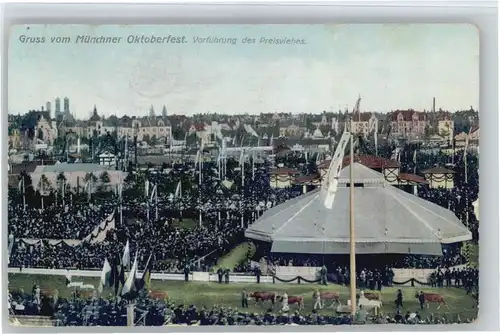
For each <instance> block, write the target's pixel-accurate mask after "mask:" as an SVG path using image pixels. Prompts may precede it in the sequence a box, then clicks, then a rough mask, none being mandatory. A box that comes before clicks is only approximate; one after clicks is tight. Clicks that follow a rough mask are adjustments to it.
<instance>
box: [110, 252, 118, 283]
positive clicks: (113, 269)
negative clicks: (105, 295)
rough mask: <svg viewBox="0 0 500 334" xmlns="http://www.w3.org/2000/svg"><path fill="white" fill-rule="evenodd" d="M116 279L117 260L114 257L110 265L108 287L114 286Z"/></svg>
mask: <svg viewBox="0 0 500 334" xmlns="http://www.w3.org/2000/svg"><path fill="white" fill-rule="evenodd" d="M117 279H118V258H117V257H114V258H113V262H112V263H111V274H110V276H109V287H110V288H111V287H113V286H115V282H116V280H117Z"/></svg>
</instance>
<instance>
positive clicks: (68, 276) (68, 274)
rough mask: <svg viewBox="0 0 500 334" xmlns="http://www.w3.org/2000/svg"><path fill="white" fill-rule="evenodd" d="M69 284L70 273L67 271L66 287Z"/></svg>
mask: <svg viewBox="0 0 500 334" xmlns="http://www.w3.org/2000/svg"><path fill="white" fill-rule="evenodd" d="M70 284H71V273H70V272H69V270H68V271H67V272H66V286H68V285H70Z"/></svg>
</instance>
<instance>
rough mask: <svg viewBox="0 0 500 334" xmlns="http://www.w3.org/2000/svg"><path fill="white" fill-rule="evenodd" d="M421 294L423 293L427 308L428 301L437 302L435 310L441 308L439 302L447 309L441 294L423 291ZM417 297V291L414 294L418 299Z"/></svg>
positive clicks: (418, 295)
mask: <svg viewBox="0 0 500 334" xmlns="http://www.w3.org/2000/svg"><path fill="white" fill-rule="evenodd" d="M423 294H424V302H425V304H426V305H427V308H429V304H430V303H437V304H438V307H437V310H439V309H440V308H441V304H443V305H444V306H446V308H447V309H449V307H448V305H447V304H446V301H445V300H444V297H443V295H442V294H440V293H434V292H424V293H423ZM419 297H420V294H419V293H418V292H417V293H416V294H415V298H417V299H419Z"/></svg>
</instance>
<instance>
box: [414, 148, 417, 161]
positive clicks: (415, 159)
mask: <svg viewBox="0 0 500 334" xmlns="http://www.w3.org/2000/svg"><path fill="white" fill-rule="evenodd" d="M413 163H415V164H416V163H417V150H415V151H414V152H413Z"/></svg>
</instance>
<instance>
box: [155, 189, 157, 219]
mask: <svg viewBox="0 0 500 334" xmlns="http://www.w3.org/2000/svg"><path fill="white" fill-rule="evenodd" d="M155 205H156V220H157V221H158V184H156V185H155Z"/></svg>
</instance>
